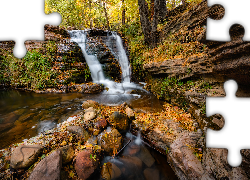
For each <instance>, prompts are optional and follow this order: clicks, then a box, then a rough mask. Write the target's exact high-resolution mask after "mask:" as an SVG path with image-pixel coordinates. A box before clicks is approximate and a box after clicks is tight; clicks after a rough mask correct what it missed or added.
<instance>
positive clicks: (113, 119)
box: [109, 111, 129, 131]
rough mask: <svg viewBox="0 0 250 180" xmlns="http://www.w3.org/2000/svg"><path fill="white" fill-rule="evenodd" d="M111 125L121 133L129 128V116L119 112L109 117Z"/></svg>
mask: <svg viewBox="0 0 250 180" xmlns="http://www.w3.org/2000/svg"><path fill="white" fill-rule="evenodd" d="M109 123H110V124H111V125H112V126H114V127H115V128H117V129H118V130H121V131H123V130H126V129H128V128H129V122H128V116H126V115H125V114H123V113H120V112H118V111H116V112H114V113H113V114H112V115H111V116H110V117H109Z"/></svg>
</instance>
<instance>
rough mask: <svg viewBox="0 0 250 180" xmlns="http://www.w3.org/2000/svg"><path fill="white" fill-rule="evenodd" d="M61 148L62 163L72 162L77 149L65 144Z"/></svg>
mask: <svg viewBox="0 0 250 180" xmlns="http://www.w3.org/2000/svg"><path fill="white" fill-rule="evenodd" d="M59 150H60V151H61V152H62V163H63V164H67V163H69V162H71V161H72V160H73V158H74V155H75V151H74V148H73V147H72V146H70V145H67V146H63V147H61V148H59Z"/></svg>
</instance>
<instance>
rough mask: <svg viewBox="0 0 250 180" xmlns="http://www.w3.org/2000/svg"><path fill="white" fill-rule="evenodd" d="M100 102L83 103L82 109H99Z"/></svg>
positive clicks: (88, 101)
mask: <svg viewBox="0 0 250 180" xmlns="http://www.w3.org/2000/svg"><path fill="white" fill-rule="evenodd" d="M98 105H99V104H98V102H96V101H93V100H87V101H84V102H83V103H82V108H83V109H88V108H89V107H93V108H97V106H98Z"/></svg>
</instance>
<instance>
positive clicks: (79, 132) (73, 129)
mask: <svg viewBox="0 0 250 180" xmlns="http://www.w3.org/2000/svg"><path fill="white" fill-rule="evenodd" d="M67 131H69V132H70V133H73V134H76V135H78V136H79V137H81V138H84V140H85V141H87V140H88V138H89V133H88V132H87V131H86V130H85V129H83V128H82V127H81V126H68V127H67Z"/></svg>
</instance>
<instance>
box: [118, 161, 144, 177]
mask: <svg viewBox="0 0 250 180" xmlns="http://www.w3.org/2000/svg"><path fill="white" fill-rule="evenodd" d="M120 161H121V162H122V163H123V164H124V168H122V173H123V174H124V175H125V176H126V177H129V176H130V175H131V174H134V175H138V174H141V170H142V161H141V160H140V159H139V158H138V157H135V156H124V157H121V158H120Z"/></svg>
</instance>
